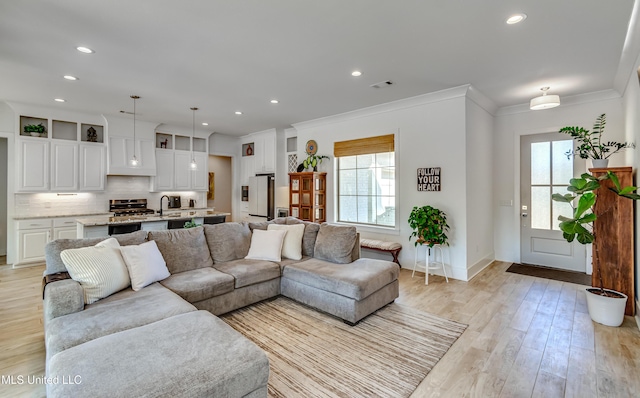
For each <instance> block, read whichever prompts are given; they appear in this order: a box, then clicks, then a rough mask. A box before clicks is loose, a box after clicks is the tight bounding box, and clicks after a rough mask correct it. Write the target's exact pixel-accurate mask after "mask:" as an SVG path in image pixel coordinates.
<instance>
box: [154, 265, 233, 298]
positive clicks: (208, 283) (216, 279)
mask: <svg viewBox="0 0 640 398" xmlns="http://www.w3.org/2000/svg"><path fill="white" fill-rule="evenodd" d="M160 283H161V284H162V285H163V286H165V287H167V288H169V289H171V290H172V291H173V292H175V293H176V294H178V295H179V296H180V297H182V298H183V299H185V300H187V301H188V302H190V303H195V302H197V301H201V300H206V299H208V298H211V297H214V296H219V295H221V294H225V293H229V292H230V291H232V290H233V283H234V280H233V276H231V275H227V274H225V273H223V272H220V271H218V270H217V269H215V268H211V267H209V268H198V269H194V270H191V271H185V272H180V273H178V274H172V275H171V276H170V277H168V278H167V279H165V280H163V281H162V282H160Z"/></svg>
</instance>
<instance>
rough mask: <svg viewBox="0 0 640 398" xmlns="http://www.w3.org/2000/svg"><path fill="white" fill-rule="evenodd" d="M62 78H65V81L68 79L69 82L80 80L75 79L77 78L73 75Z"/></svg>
mask: <svg viewBox="0 0 640 398" xmlns="http://www.w3.org/2000/svg"><path fill="white" fill-rule="evenodd" d="M62 77H64V78H65V79H67V80H78V78H77V77H75V76H71V75H64V76H62Z"/></svg>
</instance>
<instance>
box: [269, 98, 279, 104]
mask: <svg viewBox="0 0 640 398" xmlns="http://www.w3.org/2000/svg"><path fill="white" fill-rule="evenodd" d="M278 102H280V101H278V100H277V99H272V100H271V103H272V104H277V103H278Z"/></svg>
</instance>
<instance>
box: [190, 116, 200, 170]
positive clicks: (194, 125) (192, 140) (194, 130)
mask: <svg viewBox="0 0 640 398" xmlns="http://www.w3.org/2000/svg"><path fill="white" fill-rule="evenodd" d="M191 110H192V111H193V130H192V132H191V164H190V165H189V169H190V170H191V171H196V170H198V164H197V163H196V158H195V157H194V156H193V144H194V137H195V135H196V111H197V110H198V108H195V107H194V108H191Z"/></svg>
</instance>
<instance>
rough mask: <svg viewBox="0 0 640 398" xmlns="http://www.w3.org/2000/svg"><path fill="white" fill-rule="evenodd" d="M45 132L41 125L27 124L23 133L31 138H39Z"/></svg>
mask: <svg viewBox="0 0 640 398" xmlns="http://www.w3.org/2000/svg"><path fill="white" fill-rule="evenodd" d="M44 131H45V128H44V126H43V125H42V123H40V124H27V125H26V126H24V132H25V133H29V134H31V136H33V137H40V136H41V135H42V134H43V133H44Z"/></svg>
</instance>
